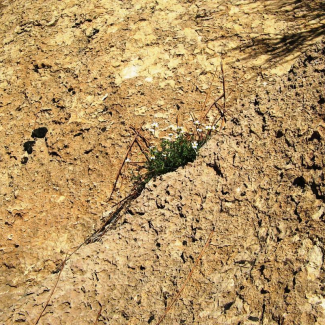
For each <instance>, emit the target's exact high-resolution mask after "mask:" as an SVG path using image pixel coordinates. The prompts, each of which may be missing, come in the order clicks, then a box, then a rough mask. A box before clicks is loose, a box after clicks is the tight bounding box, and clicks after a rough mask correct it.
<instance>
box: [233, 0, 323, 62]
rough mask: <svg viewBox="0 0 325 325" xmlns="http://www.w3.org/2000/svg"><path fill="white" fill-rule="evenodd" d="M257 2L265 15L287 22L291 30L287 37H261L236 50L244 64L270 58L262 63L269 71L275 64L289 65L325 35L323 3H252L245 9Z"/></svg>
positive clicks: (267, 0)
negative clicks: (253, 60) (260, 58)
mask: <svg viewBox="0 0 325 325" xmlns="http://www.w3.org/2000/svg"><path fill="white" fill-rule="evenodd" d="M257 2H261V5H262V6H263V7H264V10H263V11H264V12H265V13H266V14H268V15H273V16H274V17H276V18H277V19H278V20H280V21H284V22H286V23H287V25H288V29H287V30H286V33H285V34H260V35H259V36H257V37H255V38H252V39H251V40H250V41H249V42H247V43H246V44H244V45H240V46H238V47H236V48H234V49H233V50H235V51H236V50H237V51H239V52H242V53H243V54H244V58H243V59H244V60H251V59H254V58H258V57H259V56H261V55H267V56H268V57H269V58H268V59H267V60H266V61H265V62H264V63H263V66H264V67H266V68H267V67H270V66H271V65H273V64H275V63H281V62H286V61H287V59H288V57H289V56H292V55H293V54H295V53H297V55H299V53H301V52H304V51H305V50H307V49H308V47H309V46H310V44H312V43H313V42H314V41H315V40H316V39H317V38H319V37H320V36H322V35H325V24H324V23H323V22H321V20H322V19H323V18H324V17H325V1H324V0H314V1H306V0H264V1H251V2H249V3H246V4H244V5H243V6H245V5H252V4H256V3H257ZM259 8H260V7H259ZM246 51H247V52H248V53H247V55H246Z"/></svg>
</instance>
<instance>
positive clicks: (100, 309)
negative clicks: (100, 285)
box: [94, 303, 102, 325]
mask: <svg viewBox="0 0 325 325" xmlns="http://www.w3.org/2000/svg"><path fill="white" fill-rule="evenodd" d="M99 306H100V308H99V312H98V314H97V317H96V320H95V323H94V325H97V323H98V319H99V317H100V314H101V313H102V305H101V304H100V303H99Z"/></svg>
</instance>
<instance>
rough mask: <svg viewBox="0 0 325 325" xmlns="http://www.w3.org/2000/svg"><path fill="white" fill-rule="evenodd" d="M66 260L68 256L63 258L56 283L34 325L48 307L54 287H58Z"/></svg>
mask: <svg viewBox="0 0 325 325" xmlns="http://www.w3.org/2000/svg"><path fill="white" fill-rule="evenodd" d="M67 259H68V254H67V255H66V256H65V259H64V261H63V263H62V266H61V270H60V273H59V275H58V278H57V279H56V282H55V285H54V287H53V288H52V291H51V293H50V296H49V297H48V299H47V301H46V303H45V306H44V308H43V310H42V312H41V313H40V315H39V316H38V318H37V320H36V322H35V324H34V325H37V324H38V322H39V320H40V319H41V317H42V316H43V313H44V311H45V309H46V307H47V306H48V304H49V302H50V300H51V298H52V296H53V293H54V290H55V289H56V287H57V285H58V283H59V280H60V276H61V273H62V271H63V268H64V266H65V263H66V261H67Z"/></svg>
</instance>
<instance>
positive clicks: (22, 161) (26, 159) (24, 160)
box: [21, 157, 28, 165]
mask: <svg viewBox="0 0 325 325" xmlns="http://www.w3.org/2000/svg"><path fill="white" fill-rule="evenodd" d="M27 161H28V157H23V158H21V163H22V164H23V165H25V164H27Z"/></svg>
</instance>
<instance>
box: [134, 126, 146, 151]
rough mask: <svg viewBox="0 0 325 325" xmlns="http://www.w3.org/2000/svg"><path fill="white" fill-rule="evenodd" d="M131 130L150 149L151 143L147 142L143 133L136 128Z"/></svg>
mask: <svg viewBox="0 0 325 325" xmlns="http://www.w3.org/2000/svg"><path fill="white" fill-rule="evenodd" d="M130 127H131V129H132V130H133V131H134V132H135V133H136V135H137V136H138V137H139V138H140V139H141V140H142V141H143V142H144V144H145V145H146V147H147V148H149V147H150V143H149V141H148V140H147V138H146V137H145V136H144V135H143V134H142V133H141V131H140V130H139V129H137V128H136V127H134V126H130Z"/></svg>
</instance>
